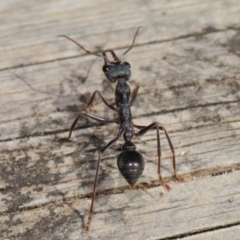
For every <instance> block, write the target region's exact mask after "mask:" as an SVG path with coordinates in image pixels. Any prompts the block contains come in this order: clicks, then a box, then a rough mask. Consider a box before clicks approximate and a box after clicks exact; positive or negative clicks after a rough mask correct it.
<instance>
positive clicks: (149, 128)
mask: <svg viewBox="0 0 240 240" xmlns="http://www.w3.org/2000/svg"><path fill="white" fill-rule="evenodd" d="M133 127H135V128H138V129H141V130H140V131H139V132H138V133H135V136H142V135H144V134H145V133H146V132H148V131H149V130H151V129H156V131H157V152H158V175H159V181H160V182H161V183H162V184H163V186H164V187H165V188H166V189H167V190H170V189H171V188H170V186H168V185H167V184H166V183H165V182H164V180H163V178H162V175H161V145H160V133H159V129H160V130H162V131H164V134H165V136H166V138H167V140H168V144H169V147H170V149H171V152H172V164H173V171H174V178H176V179H178V177H177V170H176V160H175V151H174V147H173V145H172V142H171V140H170V137H169V135H168V133H167V131H166V129H165V128H164V127H162V126H159V124H158V123H156V122H155V123H152V124H150V125H149V126H139V125H136V124H133Z"/></svg>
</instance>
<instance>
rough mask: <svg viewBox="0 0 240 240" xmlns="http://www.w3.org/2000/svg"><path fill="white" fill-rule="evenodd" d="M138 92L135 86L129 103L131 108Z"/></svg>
mask: <svg viewBox="0 0 240 240" xmlns="http://www.w3.org/2000/svg"><path fill="white" fill-rule="evenodd" d="M138 90H139V86H136V88H134V90H133V92H132V99H131V101H130V106H132V105H133V104H134V103H135V100H136V98H137V94H138Z"/></svg>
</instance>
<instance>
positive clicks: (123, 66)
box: [60, 27, 141, 83]
mask: <svg viewBox="0 0 240 240" xmlns="http://www.w3.org/2000/svg"><path fill="white" fill-rule="evenodd" d="M140 28H141V27H138V29H137V31H136V33H135V35H134V38H133V41H132V45H131V46H130V47H129V48H128V49H127V50H126V51H125V52H124V53H123V54H122V56H124V55H125V54H126V53H128V52H129V51H130V50H131V49H132V48H133V45H134V42H135V39H136V36H137V34H138V31H139V29H140ZM60 37H65V38H67V39H69V40H70V41H72V42H74V43H75V44H76V45H78V46H79V47H80V48H81V49H82V50H83V51H85V52H86V53H87V54H92V55H95V56H97V57H101V58H103V59H104V66H103V68H102V70H103V72H104V74H105V76H106V77H107V79H108V80H109V81H110V82H111V83H114V82H116V81H117V80H118V79H120V78H124V79H125V80H126V81H127V80H129V79H130V77H131V69H130V64H129V63H127V62H121V58H118V57H117V55H116V54H115V53H114V51H113V50H106V51H103V53H102V55H100V54H98V53H93V52H91V51H89V50H87V49H85V48H84V47H83V46H82V45H81V44H79V43H78V42H76V41H75V40H73V39H72V38H70V37H68V36H66V35H60ZM106 52H110V53H111V55H112V57H113V59H114V60H113V61H109V60H108V58H107V56H106Z"/></svg>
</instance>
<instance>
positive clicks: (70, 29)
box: [0, 0, 240, 239]
mask: <svg viewBox="0 0 240 240" xmlns="http://www.w3.org/2000/svg"><path fill="white" fill-rule="evenodd" d="M74 3H75V4H72V5H69V2H66V1H62V0H61V1H58V2H56V1H51V2H41V1H38V2H36V1H28V2H25V1H23V0H22V1H20V2H19V1H18V4H16V1H8V3H6V2H1V3H0V6H1V7H0V9H1V10H0V11H2V12H1V17H0V18H1V19H0V20H2V21H5V23H7V24H6V25H1V27H2V29H1V30H4V31H5V34H6V35H5V34H3V35H1V37H0V41H1V43H2V41H3V42H4V44H0V49H1V50H0V56H1V58H0V69H2V71H1V79H0V81H1V87H0V103H1V106H0V115H1V119H0V222H1V223H2V224H0V234H2V235H0V236H1V237H3V238H10V237H12V238H16V239H28V238H29V236H30V237H32V236H33V235H34V236H36V238H37V239H41V238H42V239H44V238H47V239H56V238H57V239H79V237H81V236H82V235H81V234H82V229H83V226H84V224H85V223H86V218H87V214H88V208H89V205H90V200H89V195H90V193H91V189H92V183H93V178H94V175H95V168H96V157H97V155H96V153H97V150H98V149H99V148H100V147H102V146H104V144H106V143H107V142H108V141H110V140H111V139H112V138H113V136H114V133H115V131H116V129H117V126H116V125H108V126H96V125H94V123H93V122H92V121H86V120H81V121H80V122H79V124H78V127H77V129H76V131H74V137H73V141H72V142H64V143H62V142H55V141H53V138H54V134H57V133H60V134H62V135H65V134H67V131H68V129H69V126H70V125H71V123H72V121H73V119H74V118H75V116H76V115H77V114H78V112H79V111H81V110H83V109H84V107H85V106H86V102H87V101H88V99H89V97H90V94H92V92H93V91H94V90H96V89H98V90H100V91H102V93H103V94H104V96H106V98H107V99H109V100H110V101H111V102H114V94H113V93H114V86H113V85H111V84H109V83H107V80H106V79H105V77H104V76H103V74H102V73H101V67H102V60H101V59H96V57H94V56H85V54H84V53H83V52H79V49H77V47H76V46H74V45H73V44H72V43H70V42H67V41H66V40H59V39H55V38H54V37H53V36H55V35H58V34H68V35H71V37H74V38H76V39H80V41H81V43H84V46H86V47H87V48H89V49H93V50H94V47H96V48H95V49H102V48H104V49H106V48H109V47H113V48H114V49H115V48H117V49H119V50H120V49H121V48H123V47H126V46H129V44H130V42H131V40H132V36H133V34H134V31H135V30H136V27H137V26H139V25H144V28H143V29H142V30H141V32H140V34H139V36H138V38H137V45H136V46H135V48H134V49H133V50H132V51H131V53H129V54H128V55H127V56H126V57H125V58H126V60H127V61H129V62H130V63H131V65H132V72H133V76H132V79H131V80H130V81H129V84H130V85H131V86H132V88H133V87H134V86H135V85H140V92H139V95H138V97H137V101H136V103H135V105H134V106H133V115H134V121H135V122H136V123H138V124H144V125H147V124H149V123H151V122H153V121H158V122H160V123H161V124H163V125H164V126H165V127H166V129H167V130H168V131H169V134H170V136H171V139H172V141H173V144H174V147H175V150H176V156H177V167H178V171H179V173H180V174H181V175H182V176H184V177H185V180H186V182H183V183H173V182H171V183H170V185H171V186H172V187H173V189H172V191H170V192H169V193H168V192H165V191H164V189H163V187H161V186H160V187H158V186H156V182H154V180H156V179H157V173H156V172H157V167H156V166H157V163H156V133H155V132H154V131H152V132H149V133H148V134H146V135H145V136H143V137H141V138H139V139H135V140H134V143H135V144H136V145H137V148H138V150H139V151H141V152H142V154H143V155H144V158H145V161H146V169H145V170H144V174H143V177H142V178H141V179H140V181H139V182H140V183H143V182H147V184H146V183H145V184H140V187H141V186H142V185H144V186H145V187H146V191H147V193H146V192H144V191H140V190H131V191H128V190H126V189H127V184H126V182H125V180H124V179H123V178H122V177H121V176H120V173H119V171H118V170H117V167H116V157H117V155H118V154H119V148H120V146H121V143H122V140H120V141H119V143H118V144H116V146H114V147H113V148H111V149H109V150H108V151H107V153H106V154H105V155H104V156H103V161H102V163H101V169H100V170H101V171H100V175H99V184H98V191H99V194H100V196H99V197H97V200H96V209H95V210H96V213H95V214H94V220H93V225H92V229H91V232H90V236H89V238H91V237H92V238H93V239H94V238H98V239H108V238H116V237H115V236H119V239H130V238H134V239H141V237H143V239H146V238H149V239H151V236H152V239H165V238H167V237H169V238H174V237H176V238H177V237H181V238H182V239H185V238H186V239H188V237H187V235H188V234H190V235H191V234H192V236H191V237H190V239H194V237H195V239H197V237H198V236H199V239H201V238H202V239H203V238H204V237H208V236H213V237H215V238H216V239H217V237H219V236H221V234H223V236H224V234H225V235H226V236H227V234H228V233H229V231H230V229H233V228H234V233H233V239H234V237H235V236H237V233H238V229H239V228H238V224H239V222H238V220H236V219H237V216H239V208H237V205H238V206H239V203H238V202H237V201H238V200H236V201H235V196H236V199H237V197H238V194H239V177H238V175H239V174H237V173H238V170H239V168H240V165H239V155H240V149H239V142H240V132H239V131H240V127H239V122H240V112H239V111H240V110H239V109H240V101H239V99H240V91H239V89H240V87H239V86H240V69H239V66H240V58H239V51H240V49H239V36H240V35H239V29H238V28H239V27H240V25H239V22H240V21H239V20H240V19H239V18H240V6H239V4H236V1H211V2H204V1H191V2H189V1H187V0H184V1H181V2H169V1H151V2H148V3H147V5H146V4H145V5H143V3H142V2H141V3H140V1H139V2H138V1H135V2H130V3H127V6H128V7H127V8H126V7H122V8H120V6H124V2H122V1H121V2H119V3H116V4H114V5H111V4H110V2H109V1H106V0H105V1H102V5H101V6H100V5H99V2H98V3H97V2H95V1H91V2H90V1H86V2H81V3H80V2H79V1H77V2H75V1H74ZM56 4H58V8H56ZM97 4H98V5H97ZM119 4H121V5H119ZM13 6H14V8H13ZM106 6H108V8H106ZM116 7H117V8H119V9H118V11H111V9H113V10H114V9H115V8H116ZM136 7H137V8H136ZM64 8H65V9H64ZM15 9H18V10H15ZM63 9H64V10H63ZM83 9H84V11H85V12H86V14H84V15H81V14H82V13H83ZM136 9H139V11H140V15H138V16H137V15H136V14H134V16H132V14H130V13H133V12H134V13H135V12H136ZM9 12H10V15H9ZM113 13H114V14H113ZM149 13H151V14H149ZM79 14H80V15H81V17H79V16H80V15H79ZM149 16H151V17H149ZM10 18H11V19H10ZM16 19H18V21H17V20H16ZM29 19H31V21H30V20H29ZM83 19H84V20H85V21H83ZM96 19H98V20H97V21H96ZM115 19H118V21H115ZM160 21H161V23H160ZM143 22H144V24H143ZM16 23H18V25H17V24H16ZM35 23H37V28H36V24H35ZM56 23H58V24H56ZM70 23H71V24H70ZM120 23H121V25H120ZM126 23H127V24H126ZM131 24H132V25H131ZM90 26H91V27H90ZM129 26H130V27H129ZM100 33H101V34H100ZM14 36H17V37H14ZM9 39H11V40H9ZM85 43H87V44H85ZM122 51H123V49H121V50H120V51H117V52H118V53H120V54H121V52H122ZM78 54H79V57H78V58H76V56H78ZM3 57H4V58H3ZM64 57H69V58H68V59H64ZM3 59H4V60H3ZM52 60H53V61H52ZM49 61H50V62H49ZM37 63H41V64H37ZM19 64H23V65H26V66H25V67H17V66H18V65H19ZM28 65H30V66H28ZM7 68H9V69H7ZM94 106H95V107H94V108H93V109H92V110H91V112H93V113H94V114H95V115H98V116H104V117H105V118H111V117H112V116H113V115H112V113H111V112H110V111H109V110H107V109H106V107H105V106H104V105H103V104H102V103H101V101H99V100H96V102H95V104H94ZM161 142H162V160H163V161H162V166H163V168H162V172H163V175H164V177H166V179H167V181H171V179H170V176H171V174H172V167H171V160H170V159H171V155H170V150H169V146H168V145H167V141H166V139H165V137H164V136H161ZM233 170H235V171H236V172H234V173H232V172H231V171H233ZM224 172H228V174H222V173H224ZM217 174H222V175H219V176H217V177H211V176H214V175H217ZM194 179H198V180H197V181H194ZM226 181H227V182H226ZM225 188H227V190H226V189H225ZM203 189H204V190H203ZM205 189H206V192H205ZM234 191H235V192H234ZM162 192H163V197H160V195H161V193H162ZM196 192H197V193H196ZM116 193H119V194H116ZM193 193H196V195H194V194H193ZM202 194H203V195H202ZM221 194H223V195H221ZM224 194H225V195H224ZM231 194H232V195H231ZM199 196H200V197H199ZM219 196H220V197H219ZM221 196H223V197H221ZM232 196H234V197H233V198H232ZM194 197H195V198H194ZM158 198H159V199H160V201H161V202H162V204H163V205H159V204H158V201H156V199H158ZM199 198H200V201H194V200H193V199H199ZM202 198H203V200H202ZM227 199H229V201H227ZM164 200H165V201H164ZM175 200H176V201H175ZM221 200H222V201H221ZM178 202H180V203H181V204H180V209H178V210H179V211H177V213H176V212H173V210H174V209H175V207H176V205H174V204H177V206H178ZM209 203H210V204H209ZM231 203H232V205H231ZM235 204H236V205H235ZM184 206H185V208H184ZM193 206H194V207H193ZM116 207H117V208H116ZM159 207H160V208H161V209H160V211H159V212H156V209H157V210H159ZM231 207H232V208H231ZM228 210H229V212H228ZM119 212H120V214H119ZM143 212H144V214H143ZM165 215H166V216H165ZM140 216H142V218H140ZM186 216H187V217H186ZM154 219H157V220H156V221H153V220H154ZM159 226H161V227H159ZM172 226H174V227H172ZM222 226H227V229H221V228H222ZM233 226H234V227H233ZM162 227H163V228H162ZM163 229H164V230H163ZM214 230H217V231H214ZM204 231H205V232H204ZM142 232H144V233H142ZM201 232H204V233H202V234H200V233H201Z"/></svg>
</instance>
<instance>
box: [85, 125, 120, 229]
mask: <svg viewBox="0 0 240 240" xmlns="http://www.w3.org/2000/svg"><path fill="white" fill-rule="evenodd" d="M123 130H124V129H120V130H119V132H118V134H117V136H116V137H115V138H114V139H113V140H111V141H110V142H109V143H108V144H106V145H105V146H104V147H103V148H102V149H101V150H100V151H99V152H98V162H97V170H96V174H95V179H94V185H93V192H92V201H91V206H90V210H89V215H88V221H87V224H86V227H85V232H88V231H89V227H90V223H91V220H92V215H93V205H94V201H95V197H96V192H97V179H98V170H99V167H100V161H101V157H102V154H103V153H104V152H105V150H107V149H108V148H109V147H111V146H112V145H113V144H114V143H115V142H116V141H117V140H118V139H119V137H120V136H121V135H122V133H123Z"/></svg>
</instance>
